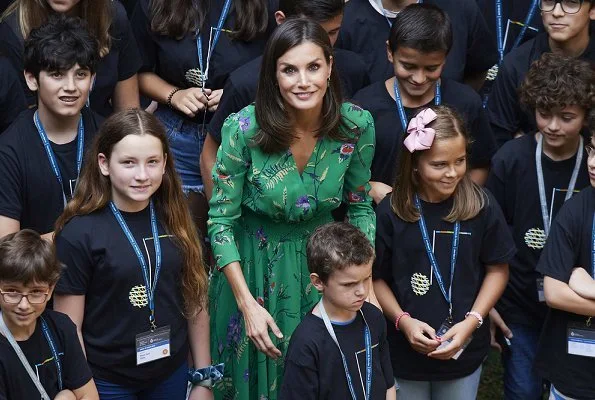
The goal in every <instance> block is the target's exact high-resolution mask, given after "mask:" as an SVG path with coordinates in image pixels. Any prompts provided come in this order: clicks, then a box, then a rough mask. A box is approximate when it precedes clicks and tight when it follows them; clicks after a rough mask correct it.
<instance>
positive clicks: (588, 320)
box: [586, 317, 592, 326]
mask: <svg viewBox="0 0 595 400" xmlns="http://www.w3.org/2000/svg"><path fill="white" fill-rule="evenodd" d="M591 318H592V317H589V318H587V322H586V325H587V326H591Z"/></svg>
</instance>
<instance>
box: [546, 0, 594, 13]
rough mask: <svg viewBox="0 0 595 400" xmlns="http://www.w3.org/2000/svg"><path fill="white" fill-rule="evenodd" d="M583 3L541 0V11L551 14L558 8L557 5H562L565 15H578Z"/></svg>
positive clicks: (575, 0)
mask: <svg viewBox="0 0 595 400" xmlns="http://www.w3.org/2000/svg"><path fill="white" fill-rule="evenodd" d="M583 2H584V0H541V1H540V2H539V9H540V10H541V11H543V12H551V11H554V8H556V4H558V3H560V7H562V11H563V12H564V13H566V14H576V13H577V12H579V10H580V9H581V6H582V5H583Z"/></svg>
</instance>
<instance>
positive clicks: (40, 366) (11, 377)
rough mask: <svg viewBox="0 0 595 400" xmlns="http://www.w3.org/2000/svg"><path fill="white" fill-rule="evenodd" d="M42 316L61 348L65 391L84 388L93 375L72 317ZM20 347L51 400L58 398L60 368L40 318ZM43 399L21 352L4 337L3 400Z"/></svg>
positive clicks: (0, 345) (0, 364) (0, 363)
mask: <svg viewBox="0 0 595 400" xmlns="http://www.w3.org/2000/svg"><path fill="white" fill-rule="evenodd" d="M41 316H42V317H43V318H44V319H45V321H46V322H47V324H48V328H49V330H50V333H51V336H52V340H53V341H54V344H55V345H56V347H57V348H56V351H57V352H58V355H59V357H60V362H61V363H62V382H63V386H64V389H70V390H74V389H79V388H81V387H83V386H84V385H86V384H87V383H88V382H89V381H90V380H91V378H92V377H93V376H92V375H91V370H90V369H89V366H88V365H87V360H85V355H84V354H83V350H82V349H81V343H80V342H79V338H78V336H77V333H76V326H75V325H74V323H73V322H72V321H71V320H70V318H68V316H66V315H64V314H62V313H59V312H56V311H52V310H45V311H44V312H43V313H42V314H41ZM18 344H19V347H20V348H21V350H22V351H23V353H24V354H25V357H26V358H27V360H28V361H29V364H30V365H31V368H32V369H33V371H34V372H35V373H36V375H37V377H38V378H39V380H40V381H41V384H42V385H43V388H44V389H45V391H46V392H47V394H48V396H50V398H51V399H53V398H54V397H56V394H58V392H59V391H60V390H59V389H58V368H57V366H56V363H55V361H54V356H53V354H52V350H51V348H50V346H49V344H48V342H47V340H46V338H45V336H44V334H43V330H42V328H41V320H40V319H39V318H38V319H37V323H36V326H35V331H34V332H33V334H32V335H31V337H30V338H29V339H27V340H24V341H22V342H18ZM39 398H41V395H40V394H39V391H38V390H37V387H36V386H35V384H34V383H33V381H31V378H30V377H29V374H27V370H26V369H25V367H24V366H23V364H22V363H21V360H20V359H19V357H18V356H17V353H16V352H15V351H14V349H13V348H12V346H11V345H10V343H9V342H8V339H6V338H5V337H4V336H2V335H0V400H28V399H39Z"/></svg>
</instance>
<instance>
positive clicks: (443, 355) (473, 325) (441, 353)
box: [428, 317, 477, 360]
mask: <svg viewBox="0 0 595 400" xmlns="http://www.w3.org/2000/svg"><path fill="white" fill-rule="evenodd" d="M475 329H477V319H475V318H474V317H469V318H465V319H464V320H462V321H461V322H459V323H458V324H455V325H454V326H453V327H452V328H450V329H449V330H448V331H447V332H446V333H445V334H444V336H442V337H440V338H438V340H439V341H440V342H446V341H448V340H450V339H452V342H450V343H449V344H448V345H447V346H446V347H444V348H442V349H440V350H434V351H433V352H431V353H430V354H428V357H432V358H437V359H439V360H450V359H451V358H452V356H454V355H455V354H457V352H458V351H459V350H460V349H461V347H462V346H463V344H465V342H466V341H467V339H468V338H469V337H470V336H471V334H472V333H473V332H474V331H475Z"/></svg>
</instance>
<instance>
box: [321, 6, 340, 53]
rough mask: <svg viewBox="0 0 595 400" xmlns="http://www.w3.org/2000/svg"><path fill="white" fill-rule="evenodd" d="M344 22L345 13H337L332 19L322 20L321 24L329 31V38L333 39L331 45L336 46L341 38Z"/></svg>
mask: <svg viewBox="0 0 595 400" xmlns="http://www.w3.org/2000/svg"><path fill="white" fill-rule="evenodd" d="M342 22H343V13H340V14H339V15H335V16H334V17H332V18H331V19H327V20H326V21H320V22H319V24H320V26H322V28H323V29H324V30H325V31H326V33H328V38H329V39H330V41H331V46H334V45H335V43H336V42H337V39H338V38H339V30H340V29H341V23H342Z"/></svg>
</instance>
